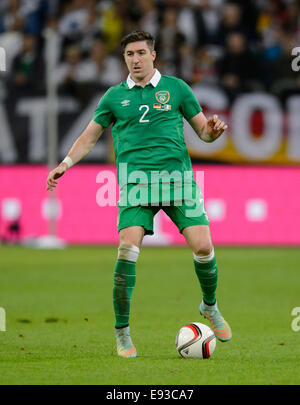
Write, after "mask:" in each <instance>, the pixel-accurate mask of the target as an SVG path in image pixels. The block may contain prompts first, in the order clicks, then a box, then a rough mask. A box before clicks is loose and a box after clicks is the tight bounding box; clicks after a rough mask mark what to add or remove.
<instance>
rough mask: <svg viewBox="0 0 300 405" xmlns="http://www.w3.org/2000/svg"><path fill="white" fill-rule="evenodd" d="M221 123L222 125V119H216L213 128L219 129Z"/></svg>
mask: <svg viewBox="0 0 300 405" xmlns="http://www.w3.org/2000/svg"><path fill="white" fill-rule="evenodd" d="M222 125H223V121H221V120H218V121H217V122H216V123H215V126H214V129H216V130H219V129H220V128H221V127H222Z"/></svg>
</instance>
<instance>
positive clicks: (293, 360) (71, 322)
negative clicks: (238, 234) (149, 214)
mask: <svg viewBox="0 0 300 405" xmlns="http://www.w3.org/2000/svg"><path fill="white" fill-rule="evenodd" d="M116 253H117V250H116V247H69V248H67V249H65V250H61V251H53V250H48V251H41V250H32V249H27V248H21V247H1V248H0V268H1V271H0V307H3V308H4V309H5V311H6V332H0V358H1V360H0V363H1V365H0V384H18V385H19V384H20V385H23V384H26V385H27V384H76V385H77V384H100V385H101V384H109V385H111V384H112V385H122V384H147V385H148V384H196V385H202V384H299V383H300V368H299V358H300V344H299V343H300V331H299V332H295V331H293V330H292V327H291V323H292V320H293V317H292V316H291V311H292V309H293V308H294V307H300V294H299V285H300V269H299V263H300V250H299V249H298V250H297V249H294V248H275V249H274V248H273V249H272V248H227V247H226V248H225V247H223V248H221V247H217V248H216V255H217V260H218V265H219V284H218V290H217V293H218V295H217V297H218V302H219V307H220V309H221V311H222V313H223V315H224V317H225V318H226V319H227V320H228V321H229V323H230V325H231V327H232V331H233V339H232V340H231V341H230V342H227V343H221V342H217V346H216V350H215V353H214V354H213V356H212V357H211V358H210V359H206V360H191V359H182V358H181V357H179V355H178V353H177V351H176V348H175V336H176V334H177V332H178V330H179V329H180V327H182V326H183V325H185V324H186V323H189V322H203V323H207V321H206V320H204V319H203V318H202V317H201V316H200V315H199V313H198V305H199V303H200V287H199V285H198V280H197V278H196V275H195V272H194V268H193V261H192V253H191V251H190V250H189V249H188V248H185V247H180V248H178V247H176V248H175V247H173V248H150V247H145V248H143V249H142V251H141V254H140V257H139V260H138V263H137V283H136V288H135V291H134V294H133V303H132V315H131V333H132V338H133V341H134V343H135V345H136V347H137V350H138V357H137V358H136V359H123V358H119V357H118V356H117V355H116V351H115V340H114V335H113V331H114V316H113V306H112V272H113V267H114V263H115V258H116Z"/></svg>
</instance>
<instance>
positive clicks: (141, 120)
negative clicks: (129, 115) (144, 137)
mask: <svg viewBox="0 0 300 405" xmlns="http://www.w3.org/2000/svg"><path fill="white" fill-rule="evenodd" d="M143 108H146V110H145V111H144V114H143V115H142V116H141V118H140V119H139V122H149V120H145V119H144V118H145V116H146V114H147V113H148V111H149V107H148V106H147V105H146V104H143V105H141V106H140V108H139V111H141V110H142V109H143Z"/></svg>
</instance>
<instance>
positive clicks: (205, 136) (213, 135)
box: [189, 112, 228, 142]
mask: <svg viewBox="0 0 300 405" xmlns="http://www.w3.org/2000/svg"><path fill="white" fill-rule="evenodd" d="M189 123H190V125H191V127H192V128H193V130H194V131H195V132H196V134H197V135H198V136H199V138H200V139H202V140H203V141H204V142H213V141H215V140H216V139H218V138H219V136H220V135H222V133H223V132H224V131H225V130H226V129H227V128H228V126H227V124H226V123H225V122H224V121H222V120H220V119H219V118H218V116H217V115H216V114H215V115H213V116H212V117H209V118H206V117H205V115H204V114H203V112H199V113H198V114H197V115H195V116H194V117H193V118H191V119H190V120H189Z"/></svg>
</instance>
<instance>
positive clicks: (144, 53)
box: [124, 41, 156, 81]
mask: <svg viewBox="0 0 300 405" xmlns="http://www.w3.org/2000/svg"><path fill="white" fill-rule="evenodd" d="M155 57H156V52H155V51H151V50H150V49H149V46H148V44H147V42H146V41H138V42H131V43H130V44H127V45H126V48H125V52H124V58H125V62H126V65H127V68H128V70H129V73H130V76H131V77H132V79H136V80H138V81H140V80H143V79H144V78H145V77H146V76H148V75H149V74H150V73H151V72H152V71H153V62H154V60H155Z"/></svg>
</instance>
